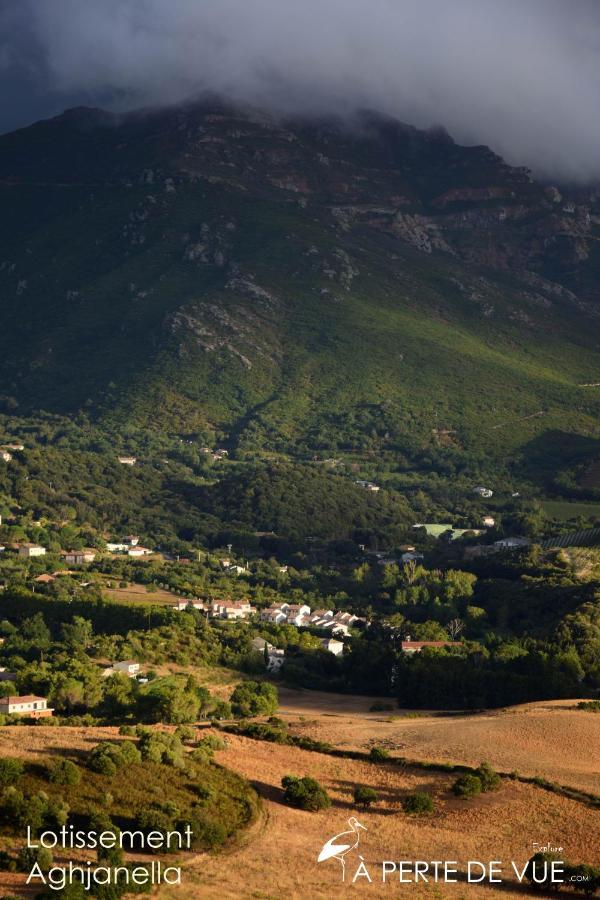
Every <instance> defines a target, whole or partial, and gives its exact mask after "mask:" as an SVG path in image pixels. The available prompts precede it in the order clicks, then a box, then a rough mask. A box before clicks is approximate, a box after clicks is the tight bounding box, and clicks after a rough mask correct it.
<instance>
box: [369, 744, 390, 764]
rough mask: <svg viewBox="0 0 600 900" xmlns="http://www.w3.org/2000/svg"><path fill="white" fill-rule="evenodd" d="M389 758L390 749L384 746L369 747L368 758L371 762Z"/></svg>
mask: <svg viewBox="0 0 600 900" xmlns="http://www.w3.org/2000/svg"><path fill="white" fill-rule="evenodd" d="M389 758H390V751H389V750H386V749H385V748H384V747H371V750H370V752H369V759H370V760H371V762H382V761H383V760H384V759H389Z"/></svg>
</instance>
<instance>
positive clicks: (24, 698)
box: [0, 694, 46, 706]
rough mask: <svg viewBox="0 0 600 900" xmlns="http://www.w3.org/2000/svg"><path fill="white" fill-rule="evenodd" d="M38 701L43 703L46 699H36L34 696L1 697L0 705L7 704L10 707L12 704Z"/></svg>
mask: <svg viewBox="0 0 600 900" xmlns="http://www.w3.org/2000/svg"><path fill="white" fill-rule="evenodd" d="M40 700H41V701H42V702H44V701H45V700H46V698H45V697H36V696H35V694H23V696H22V697H2V699H1V700H0V703H8V704H9V705H10V706H12V704H13V703H34V702H36V701H40Z"/></svg>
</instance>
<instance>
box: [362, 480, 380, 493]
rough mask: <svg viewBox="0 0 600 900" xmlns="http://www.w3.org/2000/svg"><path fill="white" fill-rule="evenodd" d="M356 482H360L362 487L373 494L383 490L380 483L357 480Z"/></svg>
mask: <svg viewBox="0 0 600 900" xmlns="http://www.w3.org/2000/svg"><path fill="white" fill-rule="evenodd" d="M356 484H358V485H359V486H360V487H363V488H364V489H365V490H366V491H371V492H372V493H373V494H376V493H377V492H378V491H380V490H381V488H380V487H379V485H378V484H373V482H372V481H357V482H356Z"/></svg>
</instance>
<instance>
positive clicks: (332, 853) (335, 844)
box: [317, 816, 367, 881]
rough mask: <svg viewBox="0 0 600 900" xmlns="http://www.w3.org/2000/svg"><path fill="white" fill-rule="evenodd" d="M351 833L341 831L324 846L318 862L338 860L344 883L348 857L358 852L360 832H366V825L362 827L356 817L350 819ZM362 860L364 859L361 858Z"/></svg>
mask: <svg viewBox="0 0 600 900" xmlns="http://www.w3.org/2000/svg"><path fill="white" fill-rule="evenodd" d="M348 825H349V826H350V830H349V831H341V832H340V833H339V834H336V835H335V837H332V838H329V840H328V841H327V842H326V843H325V844H323V847H322V848H321V852H320V853H319V855H318V857H317V862H320V863H321V862H325V861H326V860H328V859H337V861H338V862H339V863H341V866H342V881H345V880H346V856H348V854H349V853H353V852H354V851H355V850H358V845H359V843H360V831H361V830H362V831H366V830H367V828H366V826H365V825H361V824H360V822H359V821H358V819H357V818H356V817H355V816H351V817H350V818H349V819H348ZM360 858H361V859H362V857H360Z"/></svg>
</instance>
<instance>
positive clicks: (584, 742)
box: [280, 689, 600, 793]
mask: <svg viewBox="0 0 600 900" xmlns="http://www.w3.org/2000/svg"><path fill="white" fill-rule="evenodd" d="M372 702H373V698H368V697H344V696H339V697H338V696H335V695H332V694H325V693H318V692H312V691H292V690H288V689H282V690H281V713H280V714H281V715H282V717H283V718H284V719H286V720H287V721H288V722H289V723H290V729H291V731H292V732H293V733H294V734H303V735H307V736H309V737H313V738H316V739H319V740H322V741H327V742H329V743H331V744H333V745H334V746H336V747H342V748H344V749H353V750H354V749H356V750H368V749H369V748H370V747H371V746H372V745H373V744H378V745H380V746H383V747H386V748H387V749H389V750H390V751H391V752H393V753H397V754H399V755H401V756H406V757H407V758H411V759H422V760H431V761H436V762H453V763H466V764H468V765H477V764H478V763H479V762H481V760H482V759H485V760H488V761H489V762H490V763H491V764H492V765H493V766H495V767H496V768H498V769H500V770H501V771H507V772H512V771H515V770H516V771H518V772H519V773H520V774H521V775H541V776H542V777H544V778H547V779H549V780H550V781H557V782H559V783H560V784H565V785H569V786H571V787H576V788H580V789H582V790H586V791H591V792H593V793H600V752H598V749H597V748H598V747H600V715H597V714H596V715H594V714H593V713H589V712H584V711H582V710H578V709H574V707H575V706H576V702H577V701H574V700H568V701H550V702H544V703H529V704H524V705H523V706H516V707H510V708H508V709H503V710H489V711H486V712H484V713H479V714H476V715H460V716H439V715H435V714H431V715H428V714H426V713H419V714H418V718H412V717H409V716H406V712H405V711H402V710H394V711H393V712H389V713H388V712H384V713H371V712H369V707H370V705H371V703H372Z"/></svg>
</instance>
